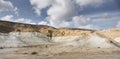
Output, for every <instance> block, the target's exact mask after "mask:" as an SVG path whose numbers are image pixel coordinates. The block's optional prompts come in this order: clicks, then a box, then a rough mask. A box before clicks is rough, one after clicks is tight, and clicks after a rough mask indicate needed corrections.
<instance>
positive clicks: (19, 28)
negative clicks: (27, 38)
mask: <svg viewBox="0 0 120 59" xmlns="http://www.w3.org/2000/svg"><path fill="white" fill-rule="evenodd" d="M94 31H95V30H90V29H79V28H55V27H52V26H47V25H32V24H24V23H17V22H9V21H0V32H1V33H9V32H40V33H43V34H45V35H47V36H49V35H50V34H52V36H75V35H82V34H85V35H88V34H90V33H93V32H94Z"/></svg>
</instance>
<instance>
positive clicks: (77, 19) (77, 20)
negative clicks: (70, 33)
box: [72, 16, 91, 27]
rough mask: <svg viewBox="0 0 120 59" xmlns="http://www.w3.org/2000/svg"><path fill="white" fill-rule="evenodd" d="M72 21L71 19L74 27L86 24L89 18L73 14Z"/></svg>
mask: <svg viewBox="0 0 120 59" xmlns="http://www.w3.org/2000/svg"><path fill="white" fill-rule="evenodd" d="M72 21H73V23H74V25H75V27H79V26H84V25H88V24H89V23H90V21H91V19H90V18H89V17H85V16H75V17H73V20H72Z"/></svg>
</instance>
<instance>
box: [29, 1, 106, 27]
mask: <svg viewBox="0 0 120 59" xmlns="http://www.w3.org/2000/svg"><path fill="white" fill-rule="evenodd" d="M104 2H106V0H30V3H31V5H33V8H34V10H35V13H36V14H37V15H39V16H40V15H41V12H42V9H44V8H47V7H48V6H49V8H48V9H47V15H48V17H46V18H47V19H48V23H49V25H51V26H55V27H67V26H68V27H71V26H73V25H74V26H75V27H79V26H86V25H89V27H91V25H90V24H89V22H90V21H91V20H90V19H89V17H87V18H85V17H83V16H80V17H79V16H78V14H77V13H78V10H77V8H76V5H77V6H80V8H81V7H85V6H88V5H92V6H93V7H96V6H100V5H101V4H103V3H104ZM76 16H77V17H76ZM72 18H73V20H72V21H69V22H68V21H66V20H68V19H72ZM76 19H77V20H76ZM40 23H43V24H46V22H40Z"/></svg>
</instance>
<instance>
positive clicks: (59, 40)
mask: <svg viewBox="0 0 120 59" xmlns="http://www.w3.org/2000/svg"><path fill="white" fill-rule="evenodd" d="M119 33H120V29H119V28H116V29H106V30H89V29H79V28H54V27H51V26H47V25H31V24H23V23H15V22H7V21H0V47H23V46H35V45H41V44H61V45H62V46H69V45H72V46H80V47H87V48H88V47H89V48H118V47H120V34H119Z"/></svg>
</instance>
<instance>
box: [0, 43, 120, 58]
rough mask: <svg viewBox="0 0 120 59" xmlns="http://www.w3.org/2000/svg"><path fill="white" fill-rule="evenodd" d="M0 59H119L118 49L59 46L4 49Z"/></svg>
mask: <svg viewBox="0 0 120 59" xmlns="http://www.w3.org/2000/svg"><path fill="white" fill-rule="evenodd" d="M35 52H36V53H35ZM0 59H120V48H115V49H114V48H81V47H73V46H61V45H52V46H51V45H41V46H37V47H24V48H4V49H0Z"/></svg>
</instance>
